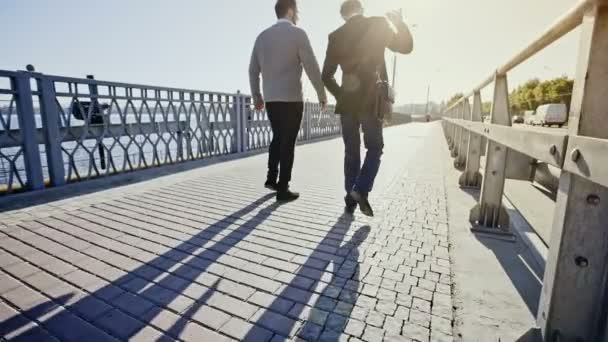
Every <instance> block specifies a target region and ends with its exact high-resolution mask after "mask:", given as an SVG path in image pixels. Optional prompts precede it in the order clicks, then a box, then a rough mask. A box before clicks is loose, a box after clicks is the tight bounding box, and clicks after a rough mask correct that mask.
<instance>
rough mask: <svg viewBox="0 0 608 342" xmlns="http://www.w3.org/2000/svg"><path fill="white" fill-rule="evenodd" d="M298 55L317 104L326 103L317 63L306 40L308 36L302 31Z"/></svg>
mask: <svg viewBox="0 0 608 342" xmlns="http://www.w3.org/2000/svg"><path fill="white" fill-rule="evenodd" d="M298 54H299V56H300V61H301V62H302V65H303V66H304V70H305V71H306V75H308V78H309V79H310V81H311V82H312V85H313V87H314V88H315V90H316V92H317V96H318V97H319V102H322V103H327V94H326V93H325V86H324V85H323V80H322V79H321V70H320V68H319V63H317V58H316V57H315V53H314V51H313V50H312V46H311V45H310V41H309V40H308V35H307V34H306V32H304V31H302V33H301V35H300V41H299V49H298Z"/></svg>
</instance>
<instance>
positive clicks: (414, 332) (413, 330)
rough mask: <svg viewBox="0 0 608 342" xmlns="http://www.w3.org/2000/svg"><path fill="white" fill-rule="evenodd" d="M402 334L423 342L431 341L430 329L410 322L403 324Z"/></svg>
mask: <svg viewBox="0 0 608 342" xmlns="http://www.w3.org/2000/svg"><path fill="white" fill-rule="evenodd" d="M402 334H403V336H405V337H409V338H412V339H414V340H417V341H423V342H427V341H429V337H430V332H429V329H427V328H424V327H422V326H420V325H417V324H414V323H410V322H405V323H404V324H403V329H402Z"/></svg>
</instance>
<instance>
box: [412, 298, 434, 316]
mask: <svg viewBox="0 0 608 342" xmlns="http://www.w3.org/2000/svg"><path fill="white" fill-rule="evenodd" d="M412 309H416V310H419V311H422V312H428V313H430V312H431V302H428V301H426V300H424V299H420V298H414V299H413V302H412Z"/></svg>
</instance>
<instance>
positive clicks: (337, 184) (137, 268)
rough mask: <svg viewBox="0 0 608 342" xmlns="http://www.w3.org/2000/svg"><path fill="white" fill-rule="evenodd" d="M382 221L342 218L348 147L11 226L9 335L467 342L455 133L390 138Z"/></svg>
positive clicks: (154, 187) (110, 196)
mask: <svg viewBox="0 0 608 342" xmlns="http://www.w3.org/2000/svg"><path fill="white" fill-rule="evenodd" d="M385 135H386V137H385V144H386V153H385V155H384V164H383V169H382V171H381V173H380V175H379V179H378V182H377V184H376V191H375V192H374V195H373V197H372V203H373V204H374V205H375V207H376V212H377V217H376V218H374V219H367V218H365V217H363V216H361V215H359V214H357V215H355V216H354V217H349V216H347V215H345V214H343V213H342V207H343V202H342V195H343V194H342V190H341V188H342V176H341V170H342V153H343V152H342V151H343V147H342V142H341V141H340V140H339V139H335V140H330V141H324V142H319V143H315V144H310V145H305V146H301V147H299V148H298V151H297V160H296V171H295V175H294V184H293V187H294V188H295V190H299V191H301V192H302V198H301V199H300V200H299V201H297V202H294V203H290V204H286V205H280V206H279V205H277V204H276V203H275V201H274V198H273V196H272V194H270V193H268V192H267V191H266V190H265V189H263V187H262V181H263V175H264V174H265V169H264V168H265V156H264V155H259V156H254V157H250V158H246V159H240V160H236V161H230V162H226V163H225V164H220V165H214V166H210V167H207V168H202V169H198V170H194V171H189V172H184V173H180V174H176V175H174V176H171V177H164V178H162V179H157V180H152V181H148V182H145V184H139V185H133V186H126V187H122V188H118V189H112V190H108V191H103V192H100V193H96V194H91V195H86V196H82V197H79V198H73V199H70V200H65V201H60V202H56V203H51V204H47V205H42V206H37V207H33V208H28V209H25V210H20V211H17V212H11V213H2V214H0V299H1V301H0V322H1V323H0V334H1V335H2V336H3V339H5V340H24V341H56V340H60V341H115V340H133V341H158V340H160V341H172V340H184V341H214V342H215V341H228V340H249V341H273V342H274V341H284V340H310V341H316V340H319V341H353V342H355V341H382V340H385V341H411V340H412V341H452V339H453V338H452V298H451V275H450V260H449V253H448V241H447V233H448V222H447V218H446V217H447V214H446V212H447V210H446V206H447V204H446V199H445V197H446V196H445V189H444V177H443V175H442V172H441V170H442V167H441V165H443V164H442V163H445V162H446V161H445V160H441V158H440V156H441V155H442V154H440V153H438V151H439V150H440V149H442V148H445V147H444V144H445V143H444V140H443V138H442V136H441V130H440V126H439V124H436V123H434V124H410V125H406V126H402V127H396V128H391V129H388V130H386V134H385Z"/></svg>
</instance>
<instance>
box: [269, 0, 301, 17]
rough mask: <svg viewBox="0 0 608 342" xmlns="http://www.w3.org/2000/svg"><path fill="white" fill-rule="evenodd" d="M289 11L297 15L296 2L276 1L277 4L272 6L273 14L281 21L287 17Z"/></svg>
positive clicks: (293, 0)
mask: <svg viewBox="0 0 608 342" xmlns="http://www.w3.org/2000/svg"><path fill="white" fill-rule="evenodd" d="M289 9H292V10H293V11H294V12H296V13H298V4H297V3H296V0H277V4H276V5H274V12H275V13H276V14H277V18H278V19H281V18H284V17H285V16H286V15H287V12H289Z"/></svg>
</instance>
